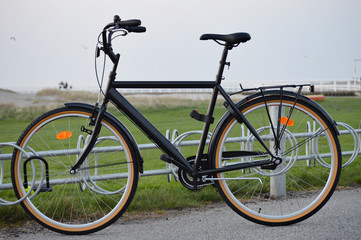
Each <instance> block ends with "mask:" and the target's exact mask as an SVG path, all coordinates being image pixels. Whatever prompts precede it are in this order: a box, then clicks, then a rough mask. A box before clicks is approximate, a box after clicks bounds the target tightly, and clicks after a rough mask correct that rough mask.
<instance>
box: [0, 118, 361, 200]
mask: <svg viewBox="0 0 361 240" xmlns="http://www.w3.org/2000/svg"><path fill="white" fill-rule="evenodd" d="M337 124H338V126H341V127H343V128H345V130H340V134H341V135H345V134H351V135H352V137H353V140H354V148H353V150H352V151H344V152H342V155H343V156H350V159H349V160H348V161H347V162H346V163H345V164H343V167H346V166H348V165H350V164H351V163H352V162H353V161H354V160H355V159H356V157H357V156H358V155H360V154H361V151H360V149H361V125H360V129H353V128H352V127H351V126H350V125H348V124H346V123H341V122H339V123H337ZM316 131H317V129H315V124H314V123H307V128H306V129H305V132H304V133H297V134H291V133H287V138H289V139H291V140H292V141H293V142H295V141H296V139H297V138H300V137H307V136H313V135H314V134H315V132H316ZM200 133H201V131H189V132H185V133H183V134H179V133H178V131H177V130H174V131H173V132H172V134H170V131H169V130H167V132H166V137H167V139H169V140H170V141H171V142H172V143H173V144H174V145H175V146H176V147H177V149H179V151H181V148H182V147H185V146H196V145H198V143H199V140H187V141H185V139H186V138H187V137H189V136H190V135H194V134H200ZM208 137H211V133H209V134H208ZM262 138H264V140H267V139H268V138H269V139H271V138H272V136H262ZM86 141H87V140H86V139H84V138H79V141H78V147H77V149H71V150H70V151H69V150H67V151H66V152H65V151H61V150H54V151H52V152H35V151H34V150H32V149H23V148H21V147H19V146H17V145H16V144H15V143H13V142H9V143H0V167H1V169H0V173H1V176H0V193H1V191H3V190H8V189H12V188H13V186H12V183H4V164H5V161H8V160H11V158H12V154H11V153H7V154H2V153H1V148H2V147H5V146H7V147H12V148H15V149H18V150H19V151H21V152H22V153H23V154H24V155H25V156H26V157H27V158H28V157H31V156H40V157H46V156H49V155H52V156H54V155H58V156H60V155H64V154H69V152H70V153H71V154H79V153H80V152H81V148H82V146H84V144H86ZM229 141H234V142H241V143H242V144H243V146H244V147H247V144H248V145H249V146H250V145H251V143H250V142H251V141H252V137H251V136H250V134H249V133H248V132H245V131H244V130H242V132H241V134H240V136H239V137H236V138H232V139H229ZM317 142H318V139H317V138H315V139H313V140H312V141H310V143H308V144H306V153H305V155H301V156H299V155H297V156H296V158H297V160H306V161H307V163H308V164H309V165H311V164H312V162H311V161H312V160H313V164H316V163H319V164H321V165H322V166H324V167H328V165H327V164H326V163H325V162H324V161H322V157H326V156H327V154H319V153H318V147H317ZM208 143H209V140H207V144H208ZM294 144H296V143H294ZM156 148H157V146H156V145H155V144H153V143H146V144H140V145H139V149H140V150H147V149H156ZM92 151H93V152H97V151H102V152H104V151H108V152H114V151H122V148H121V147H106V148H104V147H95V148H94V149H93V150H92ZM32 172H33V182H32V183H31V186H38V187H37V189H33V187H30V189H28V192H27V194H26V195H25V196H24V197H23V198H21V199H19V200H17V201H7V200H5V199H2V198H0V206H9V205H15V204H18V203H20V202H21V201H22V200H24V199H25V198H27V197H29V195H31V193H32V195H31V196H30V198H31V197H32V196H34V195H36V194H37V193H38V192H39V191H40V187H41V185H42V184H39V183H42V182H43V180H44V169H42V176H41V179H40V180H38V181H35V178H36V176H35V169H34V166H33V165H32ZM177 172H178V168H177V167H176V166H174V165H173V164H168V163H167V164H166V167H165V168H164V169H156V170H148V171H144V173H143V174H141V176H142V177H144V176H155V175H167V179H168V181H169V182H170V181H171V178H172V176H173V178H174V180H175V181H178V174H177ZM120 177H121V176H120ZM124 177H126V176H124ZM89 178H92V180H93V181H97V180H98V181H99V180H102V179H105V178H106V179H109V178H119V175H117V176H108V175H107V176H98V175H95V176H91V177H90V176H82V177H79V179H78V182H79V183H84V182H86V181H84V179H89ZM72 181H73V182H74V179H73V180H72ZM59 182H61V180H50V184H56V183H59ZM85 187H89V186H87V185H86V184H83V188H85ZM92 188H94V187H92ZM92 190H93V189H92ZM94 190H96V191H100V192H102V193H104V194H112V193H107V192H103V189H94Z"/></svg>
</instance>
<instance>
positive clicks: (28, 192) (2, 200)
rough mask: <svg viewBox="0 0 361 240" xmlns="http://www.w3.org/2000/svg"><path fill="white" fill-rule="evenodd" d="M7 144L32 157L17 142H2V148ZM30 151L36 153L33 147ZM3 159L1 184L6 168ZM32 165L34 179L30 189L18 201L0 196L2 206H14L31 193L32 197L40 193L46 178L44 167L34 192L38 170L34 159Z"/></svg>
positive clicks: (27, 156) (0, 145) (0, 146)
mask: <svg viewBox="0 0 361 240" xmlns="http://www.w3.org/2000/svg"><path fill="white" fill-rule="evenodd" d="M5 146H8V147H13V148H15V149H17V150H19V151H20V152H22V153H23V154H24V155H25V156H26V158H29V157H31V156H30V155H29V153H28V152H26V151H25V150H24V149H23V148H22V147H19V146H18V145H16V144H13V143H1V144H0V148H2V147H5ZM30 151H31V152H32V153H33V154H34V151H33V150H32V149H30ZM34 155H36V154H34ZM3 161H4V160H1V182H0V183H1V184H3V173H4V172H3V169H4V165H3ZM31 166H32V171H33V180H32V182H31V186H30V189H27V193H26V194H25V195H24V196H23V197H22V198H20V199H18V200H16V201H8V200H5V199H2V198H0V205H1V206H12V205H16V204H19V203H20V202H22V201H24V199H26V198H27V197H29V196H30V195H31V196H30V198H33V197H34V196H35V195H36V194H38V193H39V192H40V189H41V186H42V182H43V180H44V168H43V166H42V165H41V172H42V174H41V179H40V184H39V186H38V187H37V189H36V191H35V192H34V191H33V190H34V186H35V182H36V171H35V165H34V163H33V162H32V161H31ZM13 185H14V184H13ZM32 192H33V193H32Z"/></svg>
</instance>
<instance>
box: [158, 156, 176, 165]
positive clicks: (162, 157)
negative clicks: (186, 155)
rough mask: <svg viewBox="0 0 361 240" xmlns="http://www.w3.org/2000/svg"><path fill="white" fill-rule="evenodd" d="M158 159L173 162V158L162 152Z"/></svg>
mask: <svg viewBox="0 0 361 240" xmlns="http://www.w3.org/2000/svg"><path fill="white" fill-rule="evenodd" d="M160 160H162V161H164V162H166V163H174V159H173V158H172V157H170V156H169V155H166V154H162V155H160Z"/></svg>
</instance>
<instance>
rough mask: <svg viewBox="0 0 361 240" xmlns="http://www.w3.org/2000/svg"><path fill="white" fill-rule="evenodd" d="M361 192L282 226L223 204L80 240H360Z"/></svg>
mask: <svg viewBox="0 0 361 240" xmlns="http://www.w3.org/2000/svg"><path fill="white" fill-rule="evenodd" d="M360 199H361V188H352V189H342V190H338V191H336V192H335V193H334V195H333V196H332V198H331V199H330V201H329V202H328V203H327V204H326V205H325V206H324V207H323V208H322V209H321V210H320V211H319V212H317V213H316V214H315V215H314V216H312V217H311V218H309V219H307V220H305V221H303V222H300V223H298V224H294V225H290V226H285V227H266V226H261V225H257V224H254V223H252V222H249V221H247V220H246V219H244V218H242V217H240V216H238V215H237V214H236V213H235V212H233V211H232V210H231V209H230V208H229V207H227V206H226V205H225V203H219V204H213V205H207V206H204V207H201V208H198V209H183V210H172V211H167V212H164V213H162V214H152V213H147V214H146V215H143V214H139V215H135V216H125V217H124V218H121V219H120V220H118V221H117V222H115V223H114V224H112V225H111V226H109V227H108V228H106V229H105V230H102V231H99V232H96V233H93V234H90V235H86V236H77V237H76V239H77V240H83V239H132V240H135V239H166V240H171V239H177V240H182V239H185V240H188V239H197V240H202V239H204V240H211V239H243V238H244V239H257V240H259V239H277V240H278V239H281V240H282V239H285V240H286V239H287V240H289V239H317V240H318V239H335V240H336V239H337V240H340V239H348V240H352V239H360V236H361V229H360V227H359V226H360V225H361V218H360V214H361V204H360ZM0 239H27V240H31V239H36V240H41V239H46V240H48V239H52V240H57V239H69V237H68V236H65V235H61V234H58V233H54V232H51V231H49V230H46V229H44V228H42V227H40V226H39V225H37V224H34V223H29V224H28V225H27V226H22V227H16V228H10V229H2V230H1V232H0Z"/></svg>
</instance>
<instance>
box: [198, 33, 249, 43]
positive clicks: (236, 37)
mask: <svg viewBox="0 0 361 240" xmlns="http://www.w3.org/2000/svg"><path fill="white" fill-rule="evenodd" d="M250 39H251V35H249V34H248V33H245V32H238V33H232V34H203V35H202V36H201V37H200V40H214V41H216V42H217V41H224V42H226V43H228V44H230V45H238V44H240V43H245V42H247V41H248V40H250Z"/></svg>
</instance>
